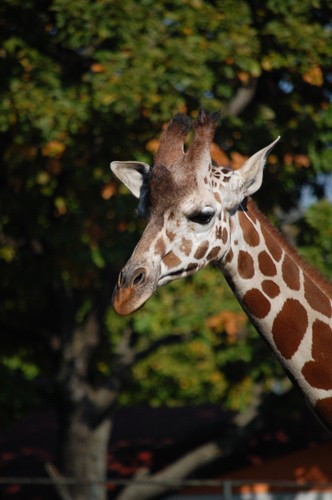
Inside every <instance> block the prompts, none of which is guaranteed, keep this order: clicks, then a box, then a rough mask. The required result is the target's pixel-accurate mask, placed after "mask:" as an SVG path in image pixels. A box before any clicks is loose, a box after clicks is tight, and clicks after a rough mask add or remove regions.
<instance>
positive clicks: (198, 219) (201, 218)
mask: <svg viewBox="0 0 332 500" xmlns="http://www.w3.org/2000/svg"><path fill="white" fill-rule="evenodd" d="M214 214H215V212H214V211H213V210H211V209H209V210H202V211H201V212H196V213H194V214H192V215H189V216H188V220H190V221H191V222H195V223H196V224H201V225H202V226H204V225H206V224H208V223H209V222H210V221H211V220H212V218H213V217H214Z"/></svg>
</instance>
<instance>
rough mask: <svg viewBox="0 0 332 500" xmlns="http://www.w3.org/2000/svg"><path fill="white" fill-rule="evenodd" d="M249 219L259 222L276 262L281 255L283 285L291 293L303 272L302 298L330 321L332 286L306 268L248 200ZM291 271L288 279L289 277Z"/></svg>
mask: <svg viewBox="0 0 332 500" xmlns="http://www.w3.org/2000/svg"><path fill="white" fill-rule="evenodd" d="M247 209H248V215H249V216H250V217H252V215H254V216H255V217H256V219H257V220H258V221H259V224H260V227H261V231H262V233H263V236H264V240H265V244H266V247H267V249H268V250H269V252H270V254H271V255H272V257H273V259H274V260H275V261H276V262H279V261H280V260H281V257H282V255H283V253H285V254H286V255H287V257H286V256H285V260H284V262H283V272H285V273H286V272H287V278H286V274H285V276H283V277H284V279H285V283H286V284H287V285H288V286H289V287H290V288H291V289H292V290H293V289H297V288H296V287H298V280H299V277H297V269H298V270H299V269H302V270H303V274H304V283H305V298H306V300H307V301H308V302H309V304H310V305H311V307H312V308H313V309H315V310H316V311H319V312H322V314H324V315H326V316H328V317H331V315H332V306H331V300H332V284H331V283H330V282H329V281H328V280H327V279H326V278H325V277H324V276H322V275H321V274H320V273H319V272H318V271H317V270H316V269H314V268H312V267H311V266H309V264H307V263H306V262H305V261H304V260H303V258H302V257H301V256H300V255H299V254H298V252H297V250H296V249H295V248H294V247H293V246H292V245H291V244H290V243H289V242H288V241H287V240H286V238H285V236H284V235H283V234H281V233H280V232H279V231H278V229H277V228H275V227H274V226H273V225H272V224H271V223H270V221H269V220H268V219H267V218H266V217H265V215H263V214H262V213H261V212H260V210H259V209H258V208H257V206H256V205H255V203H254V202H253V201H252V200H251V199H249V200H248V203H247ZM289 271H291V275H290V274H289ZM317 297H319V298H317Z"/></svg>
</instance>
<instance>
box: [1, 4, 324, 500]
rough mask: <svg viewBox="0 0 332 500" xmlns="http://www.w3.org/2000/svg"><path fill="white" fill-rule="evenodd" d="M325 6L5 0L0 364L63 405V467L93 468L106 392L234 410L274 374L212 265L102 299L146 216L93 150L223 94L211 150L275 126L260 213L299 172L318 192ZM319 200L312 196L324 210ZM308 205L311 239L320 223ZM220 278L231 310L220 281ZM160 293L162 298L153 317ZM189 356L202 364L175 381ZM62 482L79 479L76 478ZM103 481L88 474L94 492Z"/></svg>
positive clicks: (278, 200) (264, 135) (99, 470)
mask: <svg viewBox="0 0 332 500" xmlns="http://www.w3.org/2000/svg"><path fill="white" fill-rule="evenodd" d="M331 11H332V7H331V4H330V2H328V1H325V2H319V3H318V2H316V1H315V0H307V1H303V2H298V1H297V0H292V1H289V0H287V1H286V0H284V1H279V2H275V1H274V0H268V1H267V2H266V3H265V4H264V8H262V6H261V5H260V3H259V2H256V1H255V0H251V1H249V0H242V1H240V2H237V5H236V9H234V2H233V1H230V0H228V1H223V2H221V1H215V2H212V1H209V2H203V1H201V0H187V1H186V2H182V1H179V0H173V1H172V2H165V1H161V2H152V1H151V0H146V1H144V2H139V3H137V2H134V1H133V0H122V1H121V2H120V1H117V0H104V1H102V2H92V1H89V0H80V1H78V0H72V1H71V2H69V3H68V2H67V1H64V0H49V1H48V2H42V1H38V0H37V1H33V0H25V1H24V2H23V3H22V2H18V1H17V0H4V1H3V2H2V4H1V6H0V26H1V30H0V33H1V35H0V37H1V49H0V73H1V75H2V76H1V82H0V92H1V99H0V133H1V141H0V143H1V158H2V165H3V168H2V169H1V172H0V176H1V215H0V242H1V250H0V256H1V260H0V270H1V276H2V295H3V301H2V309H1V313H0V324H1V330H2V349H1V351H2V353H3V379H2V380H3V382H4V385H6V386H7V387H9V386H10V381H11V380H12V377H13V374H14V373H16V376H17V375H19V376H20V377H21V378H22V379H23V381H24V385H23V388H24V391H25V390H26V388H27V387H29V388H30V387H33V384H32V382H31V380H37V378H38V379H39V378H43V379H44V378H45V377H48V378H49V379H51V380H53V388H54V390H52V391H50V389H49V387H47V388H45V392H47V393H50V392H52V394H53V396H50V397H51V398H53V401H54V404H57V405H59V406H60V407H61V409H62V420H61V422H62V427H61V428H62V436H63V441H62V458H63V459H62V467H63V471H64V473H65V474H67V475H69V476H73V477H76V478H78V479H80V478H81V477H83V476H84V477H85V478H87V479H100V478H104V477H105V460H104V456H105V450H106V445H107V440H108V436H109V434H110V431H111V419H110V417H111V414H112V411H113V408H114V404H115V403H116V402H117V401H118V400H119V398H120V401H122V402H123V403H130V402H133V401H138V400H139V401H143V400H144V401H149V402H150V403H153V404H160V402H163V403H166V402H167V403H170V402H172V403H173V404H176V403H179V402H180V401H185V402H197V401H202V400H203V398H204V397H205V398H206V397H208V398H209V399H210V400H215V401H219V400H220V401H221V402H222V403H223V404H225V405H226V406H228V407H229V408H232V409H236V410H241V408H243V407H244V406H245V405H246V404H247V401H248V400H250V399H251V396H252V394H253V393H254V391H255V386H256V384H257V381H258V380H262V378H263V376H264V379H265V380H266V387H268V386H269V385H271V384H272V382H273V379H274V377H276V376H277V373H278V372H276V371H275V370H277V369H276V368H274V369H270V368H269V364H268V363H264V362H263V363H261V362H260V360H259V359H257V357H255V353H256V352H257V349H260V347H258V344H257V342H256V341H255V338H253V337H251V338H250V340H247V338H246V335H244V338H243V339H242V340H237V342H233V341H232V340H231V338H232V339H233V338H236V335H237V334H238V332H239V330H241V328H242V330H243V331H246V329H245V327H244V326H241V328H240V327H238V328H239V329H238V330H237V329H236V328H235V333H234V328H233V330H232V328H231V327H230V326H229V324H228V326H226V323H227V318H226V317H225V316H219V315H218V312H217V311H218V308H219V304H217V299H216V297H214V300H212V301H211V297H209V298H207V296H206V293H207V286H206V284H207V282H209V281H213V282H214V280H215V279H217V278H215V277H214V275H213V274H212V272H211V271H209V270H207V271H206V274H205V275H204V278H203V276H197V278H196V277H195V278H193V279H192V280H190V281H188V282H187V283H179V284H174V287H177V288H170V287H168V289H166V288H165V290H162V291H161V292H160V294H159V295H158V298H157V299H156V300H155V301H154V302H151V303H150V304H149V305H148V306H147V308H146V309H145V310H143V311H142V312H140V313H139V314H138V315H137V316H135V317H134V318H132V319H130V320H128V321H125V322H124V321H123V320H120V319H118V318H116V317H115V316H114V314H113V313H112V312H110V310H109V302H110V296H111V290H112V286H113V284H114V282H115V279H116V275H117V272H118V270H119V268H120V267H121V264H123V263H124V262H125V260H126V257H127V256H128V255H129V253H130V251H131V249H132V248H133V246H134V242H135V241H136V240H137V239H138V232H139V231H140V228H141V227H142V225H141V222H140V221H138V220H137V222H135V221H134V222H133V220H132V211H133V208H134V207H133V205H132V202H131V201H129V197H128V195H127V193H126V192H125V191H122V190H121V189H122V188H120V187H119V186H118V184H117V183H116V182H115V180H114V179H113V178H112V177H111V175H110V173H109V170H108V167H107V165H108V163H109V161H110V160H111V159H119V160H121V159H128V157H130V158H133V159H137V160H143V161H144V160H145V161H149V162H151V156H152V154H153V152H154V150H155V147H156V141H158V134H159V131H160V130H161V127H162V125H163V124H164V123H165V122H166V121H168V120H169V119H170V117H171V115H172V114H174V113H175V112H177V111H184V112H186V113H188V114H190V115H192V116H195V114H196V113H197V110H198V108H199V106H200V105H204V106H207V107H208V108H209V109H211V110H218V109H222V111H223V115H224V118H223V124H222V128H221V129H220V132H219V136H218V137H217V138H216V142H217V143H218V144H219V145H220V146H221V149H220V148H219V149H218V147H217V146H215V153H216V155H217V156H218V155H219V157H222V158H223V160H224V161H228V162H229V163H230V164H231V165H233V166H234V167H236V166H237V165H238V164H239V163H240V162H241V161H243V159H244V157H245V155H248V154H250V153H251V152H253V151H255V150H257V149H258V148H259V147H261V146H262V145H265V144H267V143H268V142H269V141H270V139H271V138H274V137H276V136H277V135H278V134H279V133H281V135H282V138H283V142H282V145H281V146H280V147H279V148H278V151H276V153H275V156H272V157H271V158H270V162H271V168H270V170H269V171H268V172H267V175H266V180H265V184H266V187H265V189H264V191H263V193H266V192H268V193H269V196H268V197H266V196H264V194H261V196H260V199H259V202H260V204H261V205H262V206H264V207H265V208H266V209H267V210H269V211H270V212H271V213H272V214H277V213H278V209H279V208H281V209H282V210H284V211H288V210H290V208H292V207H297V206H298V203H299V198H300V197H301V193H302V186H303V185H304V184H305V183H308V182H310V183H311V185H312V189H313V190H314V191H315V192H318V191H319V181H318V178H317V174H318V173H320V172H323V173H325V174H328V173H329V172H330V171H331V165H332V161H331V160H332V150H331V147H330V144H331V132H330V130H331V127H330V125H331V117H332V110H331V103H330V94H331V65H330V63H329V61H330V60H331V52H332V47H331V44H330V35H331V33H330V24H329V20H330V18H331V13H332V12H331ZM280 164H285V166H284V167H283V168H278V166H279V165H280ZM302 167H307V168H302ZM329 210H330V205H329V204H328V203H326V205H324V204H323V205H322V206H321V213H322V219H321V220H325V217H326V214H327V213H328V211H329ZM312 213H313V214H314V212H312ZM274 216H275V215H274ZM313 217H314V220H317V219H316V216H315V215H313ZM310 220H312V219H308V221H309V223H308V224H307V226H306V229H307V230H308V234H309V233H310V234H312V235H313V236H312V237H311V236H308V238H307V240H306V242H304V243H306V244H307V245H308V247H309V248H308V256H309V255H312V243H313V242H314V241H316V240H315V238H316V236H315V231H312V225H313V224H312V223H311V222H310ZM324 224H325V222H324ZM319 227H322V226H319ZM313 258H315V256H314V257H313ZM174 290H176V294H177V295H176V296H175V292H174V295H172V291H174ZM219 290H220V295H222V296H225V301H226V311H228V312H230V313H232V314H233V316H230V318H231V319H232V318H233V320H234V318H236V319H237V321H238V320H240V324H241V325H242V323H241V319H240V318H241V316H237V315H239V314H240V312H239V311H238V309H236V306H235V305H234V302H233V301H232V299H231V298H230V296H229V295H227V294H228V292H227V291H225V288H224V285H223V284H221V285H220V289H219ZM193 296H198V297H199V299H200V302H201V307H200V308H197V302H196V300H194V299H192V297H193ZM179 297H181V300H180V298H179ZM193 303H195V304H196V306H193ZM165 307H167V308H168V310H169V311H176V314H175V313H173V314H169V315H167V318H165V314H164V308H165ZM189 311H190V312H191V313H192V317H191V319H188V312H189ZM203 312H204V314H205V313H206V312H208V316H209V321H208V322H207V323H206V322H205V320H204V319H203ZM228 321H230V319H228ZM231 331H233V334H232V335H233V337H232V335H231V333H230V332H231ZM170 334H172V336H171V337H170ZM248 339H249V337H248ZM177 341H178V342H179V341H182V342H186V344H187V349H186V350H184V349H183V348H181V347H180V345H177ZM170 343H172V344H174V345H173V346H172V348H170V347H168V348H167V350H166V345H167V344H170ZM162 346H163V347H162ZM213 346H214V347H216V346H217V349H215V350H213V349H212V348H213ZM161 348H162V349H164V351H163V352H164V353H165V357H161V356H160V349H161ZM157 349H159V350H157ZM158 353H159V354H158ZM194 360H195V361H194ZM193 362H195V363H196V362H198V363H200V367H201V371H200V372H199V375H198V374H197V378H195V379H192V378H191V379H190V381H189V382H188V373H190V374H192V370H191V368H190V367H191V366H192V363H193ZM248 365H250V366H251V365H252V366H253V367H254V372H248V370H247V367H248ZM239 366H240V368H241V370H238V368H239ZM17 371H18V374H17ZM147 374H149V377H147V376H146V375H147ZM235 374H237V378H236V377H235ZM234 378H235V383H234ZM232 379H233V385H232V386H230V380H232ZM29 381H30V382H29ZM166 381H167V384H168V383H171V386H172V394H175V396H172V395H171V393H170V391H169V389H168V386H167V384H166V383H165V382H166ZM155 382H157V383H158V386H159V387H161V389H160V390H159V391H158V393H157V394H156V391H155V385H154V384H155ZM124 384H125V387H126V391H124ZM22 392H23V391H22ZM32 394H33V397H34V398H35V399H36V398H37V399H38V398H40V392H38V391H36V390H33V389H32ZM43 394H44V393H43ZM171 398H174V400H173V401H171ZM27 399H29V401H27ZM14 400H15V405H16V406H15V405H12V408H11V411H12V412H13V411H17V405H18V407H19V408H20V407H22V405H23V406H24V405H27V404H28V405H29V404H31V403H30V398H26V396H25V400H23V399H22V393H21V394H18V396H17V398H16V399H15V398H14ZM24 401H25V402H24ZM5 404H6V405H8V402H7V401H5ZM15 408H16V410H15ZM82 450H84V453H82ZM96 457H98V460H96ZM71 494H72V495H73V497H75V498H84V497H85V496H86V493H85V492H84V489H82V488H79V487H78V488H76V489H74V490H73V491H72V492H71ZM104 494H105V492H104V491H103V489H102V488H100V487H97V489H96V498H103V497H104Z"/></svg>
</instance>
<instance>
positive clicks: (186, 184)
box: [111, 110, 278, 315]
mask: <svg viewBox="0 0 332 500" xmlns="http://www.w3.org/2000/svg"><path fill="white" fill-rule="evenodd" d="M216 125H217V116H216V115H213V114H210V113H208V112H206V111H204V110H202V111H201V112H200V113H199V115H198V118H197V119H196V120H195V121H194V123H192V121H191V119H190V118H189V117H187V116H185V115H182V114H178V115H176V116H175V117H174V118H173V120H172V121H171V122H170V124H169V125H168V127H167V128H166V130H165V131H164V132H163V134H162V136H161V140H160V146H159V149H158V151H157V154H156V156H155V159H154V165H153V167H150V166H149V165H147V164H146V163H142V162H133V161H132V162H128V161H124V162H117V161H114V162H112V163H111V169H112V171H113V172H114V174H115V175H116V176H117V177H118V178H119V179H120V180H121V181H122V182H123V183H124V184H125V185H126V186H127V187H128V188H129V189H130V191H131V192H132V193H133V194H134V196H136V197H137V198H138V199H139V206H138V212H139V214H140V215H141V216H143V217H145V218H146V219H147V220H148V223H147V226H146V229H145V231H144V233H143V235H142V237H141V239H140V241H139V243H138V244H137V246H136V248H135V249H134V252H133V254H132V256H131V258H130V259H129V261H128V262H127V264H126V265H125V267H124V268H123V269H122V271H121V272H120V275H119V279H118V284H117V286H116V288H115V290H114V295H113V306H114V309H115V311H116V312H117V313H119V314H122V315H126V314H130V313H132V312H134V311H135V310H137V309H138V308H140V307H141V306H142V305H143V304H144V303H145V302H146V301H147V300H148V299H149V298H150V297H151V295H152V294H153V293H154V292H155V291H156V289H157V288H158V287H159V286H161V285H164V284H165V283H168V282H170V281H172V280H175V279H177V278H180V277H183V276H188V275H190V274H193V273H195V272H196V271H198V270H199V269H201V268H202V267H204V266H206V265H207V264H209V263H211V262H216V261H221V262H222V261H223V259H224V258H225V256H226V255H227V252H228V251H229V250H230V247H231V244H232V238H231V216H232V214H233V213H234V212H235V211H236V210H237V209H238V208H239V207H240V206H241V203H242V202H243V201H244V200H245V199H246V198H247V197H248V196H250V195H251V194H253V193H254V192H255V191H257V189H259V187H260V186H261V183H262V176H263V167H264V163H265V161H266V158H267V155H268V153H269V151H270V150H271V149H272V147H273V146H274V144H275V142H276V141H274V142H273V143H272V144H270V145H269V146H267V147H266V148H264V149H262V150H260V151H258V152H257V153H256V154H254V155H253V156H252V157H251V158H249V159H248V160H247V161H246V162H245V163H244V165H243V166H242V167H241V168H240V169H238V170H236V171H233V170H230V169H226V168H222V167H215V166H213V165H212V161H211V156H210V145H211V142H212V140H213V136H214V131H215V128H216ZM192 127H193V128H194V138H193V140H192V142H191V144H190V146H189V148H188V149H187V151H185V149H184V141H185V138H186V136H187V134H188V132H189V131H190V129H191V128H192ZM277 140H278V139H277Z"/></svg>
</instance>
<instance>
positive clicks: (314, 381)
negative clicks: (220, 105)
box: [111, 110, 332, 428]
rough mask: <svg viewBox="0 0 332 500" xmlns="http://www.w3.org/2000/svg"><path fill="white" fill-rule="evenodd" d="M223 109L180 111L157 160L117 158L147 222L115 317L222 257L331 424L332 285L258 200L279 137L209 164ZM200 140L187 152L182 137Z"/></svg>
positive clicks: (241, 294)
mask: <svg viewBox="0 0 332 500" xmlns="http://www.w3.org/2000/svg"><path fill="white" fill-rule="evenodd" d="M216 126H217V117H216V115H213V114H210V113H208V112H206V111H204V110H202V111H201V112H200V113H199V115H198V118H197V119H196V120H195V121H194V122H192V121H191V119H190V118H188V117H187V116H185V115H182V114H178V115H176V116H175V117H174V118H173V120H172V121H171V122H170V124H169V125H168V127H167V128H166V129H165V130H164V132H163V133H162V135H161V139H160V145H159V149H158V151H157V154H156V156H155V159H154V164H153V166H152V167H150V166H149V165H147V164H146V163H142V162H134V161H130V162H123V161H122V162H117V161H115V162H112V163H111V169H112V171H113V172H114V173H115V175H116V176H117V177H118V178H119V179H120V180H121V181H122V182H123V183H124V184H125V185H126V186H127V187H128V189H129V190H130V191H131V192H132V193H133V194H134V196H136V197H137V198H138V199H139V206H138V211H139V214H140V215H142V216H143V217H145V218H146V219H147V226H146V229H145V231H144V232H143V235H142V237H141V239H140V241H139V242H138V244H137V246H136V248H135V249H134V251H133V254H132V256H131V257H130V259H129V261H128V262H127V264H126V265H125V267H124V268H123V269H122V271H121V273H120V275H119V279H118V284H117V286H116V288H115V290H114V294H113V307H114V309H115V311H116V312H117V313H118V314H121V315H126V314H130V313H132V312H134V311H136V310H137V309H139V308H140V307H142V306H143V305H144V303H145V302H146V301H147V300H148V299H149V298H150V297H151V295H152V294H153V293H154V292H155V291H156V289H157V288H158V287H159V286H161V285H164V284H166V283H168V282H170V281H172V280H175V279H178V278H181V277H185V276H188V275H191V274H193V273H195V272H197V271H198V270H199V269H201V268H202V267H205V266H206V265H208V264H209V263H211V262H214V263H216V264H217V266H218V267H219V268H220V270H221V271H222V272H223V273H224V275H225V276H226V279H227V281H228V283H229V285H230V286H231V288H232V290H233V291H234V293H235V295H236V297H237V298H238V300H239V302H240V304H241V305H242V307H243V308H244V310H245V311H246V313H247V315H248V317H249V318H250V320H251V321H252V323H253V324H254V325H255V327H256V328H257V330H258V331H259V333H260V334H261V335H263V337H265V338H266V340H267V341H268V343H269V345H270V347H271V348H272V350H273V351H274V353H275V354H276V355H277V357H278V359H279V360H280V362H281V363H282V365H283V366H284V368H285V369H286V370H287V371H288V372H289V373H290V374H291V375H292V378H293V380H294V381H295V382H296V384H297V385H298V386H299V388H300V390H301V391H302V392H303V393H304V395H305V397H306V398H307V400H308V401H309V403H310V404H311V406H312V407H313V408H314V409H315V411H316V413H317V414H318V415H319V417H320V418H321V420H322V421H324V423H325V424H326V425H327V426H329V427H331V428H332V363H331V362H330V360H331V359H332V330H331V323H332V304H331V298H332V286H331V285H330V284H329V283H327V282H326V281H325V280H324V279H323V278H322V277H321V276H320V275H319V274H318V273H317V272H316V271H314V270H313V269H311V268H310V267H309V266H308V265H307V264H305V263H304V261H303V260H302V259H301V258H300V257H299V255H298V254H297V252H296V251H295V250H294V248H293V247H291V246H290V245H289V244H288V243H287V241H286V240H285V238H284V237H283V236H282V235H281V234H279V233H278V232H277V230H276V229H275V228H274V227H273V226H272V225H271V224H270V223H269V221H268V220H267V219H266V218H265V217H264V216H263V214H262V213H261V212H260V211H259V210H258V208H257V207H256V205H255V204H254V203H253V202H252V200H251V195H253V194H254V193H255V192H256V191H257V190H258V189H259V188H260V187H261V185H262V180H263V170H264V165H265V163H266V160H267V157H268V154H269V153H270V151H271V149H272V148H273V147H274V145H275V144H276V142H277V141H278V140H279V137H278V138H277V139H276V140H275V141H273V142H272V143H271V144H270V145H268V146H267V147H265V148H263V149H261V150H260V151H258V152H257V153H255V154H254V155H253V156H251V157H250V158H249V159H248V160H247V161H246V162H245V163H244V164H243V165H242V167H240V168H239V169H238V170H231V169H229V168H224V167H220V166H214V165H213V164H212V160H211V156H210V146H211V142H212V140H213V136H214V132H215V128H216ZM192 127H193V128H194V138H193V140H192V142H191V144H190V146H189V147H188V149H187V150H185V148H184V141H185V138H186V136H187V134H188V132H189V131H190V129H191V128H192Z"/></svg>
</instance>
